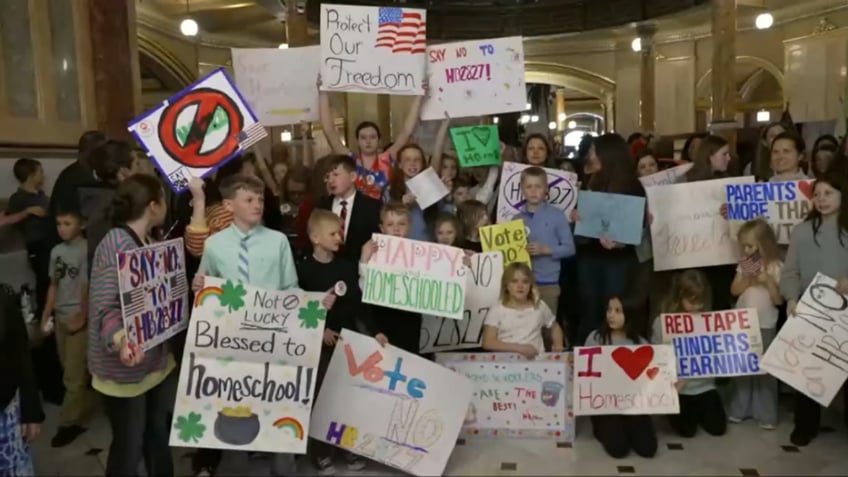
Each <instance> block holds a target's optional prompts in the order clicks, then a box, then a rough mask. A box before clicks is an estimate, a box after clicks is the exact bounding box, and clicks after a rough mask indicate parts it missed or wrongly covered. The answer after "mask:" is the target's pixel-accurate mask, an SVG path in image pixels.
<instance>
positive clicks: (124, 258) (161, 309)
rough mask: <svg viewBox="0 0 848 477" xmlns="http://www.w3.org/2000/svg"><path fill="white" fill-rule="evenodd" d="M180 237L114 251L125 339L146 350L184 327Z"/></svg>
mask: <svg viewBox="0 0 848 477" xmlns="http://www.w3.org/2000/svg"><path fill="white" fill-rule="evenodd" d="M184 250H185V248H184V247H183V239H181V238H179V239H174V240H168V241H167V242H159V243H157V244H154V245H148V246H147V247H142V248H137V249H134V250H130V251H127V252H120V253H118V288H119V290H120V292H121V314H122V315H123V318H124V329H125V330H126V332H127V340H128V341H129V342H130V343H135V344H137V345H139V346H140V347H141V349H143V350H149V349H151V348H153V347H155V346H157V345H159V344H161V343H163V342H164V341H166V340H167V339H168V338H170V337H171V336H174V335H175V334H177V333H179V332H180V331H182V330H184V329H186V327H187V326H188V285H187V283H186V271H185V251H184Z"/></svg>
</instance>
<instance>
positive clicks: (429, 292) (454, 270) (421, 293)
mask: <svg viewBox="0 0 848 477" xmlns="http://www.w3.org/2000/svg"><path fill="white" fill-rule="evenodd" d="M373 240H375V241H376V242H377V246H378V248H377V252H376V253H375V254H374V255H373V256H372V257H371V260H370V261H369V262H368V266H367V267H366V270H365V276H364V282H363V283H364V284H363V287H362V302H363V303H371V304H374V305H380V306H385V307H389V308H396V309H398V310H405V311H412V312H415V313H423V314H428V315H437V316H446V317H449V318H454V319H457V320H459V319H462V314H463V304H464V303H465V282H466V275H467V274H468V267H466V266H465V265H463V263H462V259H463V257H465V252H463V251H462V249H459V248H456V247H449V246H447V245H439V244H435V243H429V242H420V241H418V240H410V239H405V238H400V237H392V236H389V235H381V234H374V238H373Z"/></svg>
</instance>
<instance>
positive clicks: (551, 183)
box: [496, 162, 580, 223]
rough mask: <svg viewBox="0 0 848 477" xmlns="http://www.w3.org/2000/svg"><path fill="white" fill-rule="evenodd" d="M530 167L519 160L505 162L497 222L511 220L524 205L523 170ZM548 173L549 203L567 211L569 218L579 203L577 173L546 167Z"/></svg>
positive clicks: (566, 215)
mask: <svg viewBox="0 0 848 477" xmlns="http://www.w3.org/2000/svg"><path fill="white" fill-rule="evenodd" d="M528 167H530V166H529V165H527V164H519V163H517V162H505V163H504V165H503V169H502V171H501V183H500V188H499V189H498V208H497V220H496V222H497V223H502V222H509V221H510V220H512V219H514V218H515V215H516V214H518V212H520V211H521V208H522V207H524V204H525V202H526V201H525V200H524V194H523V193H522V192H521V171H523V170H524V169H527V168H528ZM544 169H545V172H547V173H548V203H549V204H551V205H553V206H554V207H556V208H557V209H559V210H561V211H563V212H564V213H565V217H566V218H568V217H569V215H570V214H571V211H572V210H573V209H574V206H575V205H576V204H577V192H578V191H579V190H580V187H578V184H577V174H575V173H573V172H568V171H563V170H560V169H548V168H544Z"/></svg>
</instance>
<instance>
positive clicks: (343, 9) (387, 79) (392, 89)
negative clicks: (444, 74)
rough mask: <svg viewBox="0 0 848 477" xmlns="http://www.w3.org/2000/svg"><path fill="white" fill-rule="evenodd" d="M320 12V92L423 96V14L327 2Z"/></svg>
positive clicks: (424, 30)
mask: <svg viewBox="0 0 848 477" xmlns="http://www.w3.org/2000/svg"><path fill="white" fill-rule="evenodd" d="M320 8H321V90H322V91H348V92H354V93H372V94H379V93H383V94H403V95H422V94H424V87H423V84H424V69H425V68H426V65H427V63H426V55H425V54H424V53H425V50H426V48H427V11H426V10H421V9H417V8H401V7H360V6H351V5H332V4H326V3H324V4H322V5H321V7H320ZM442 117H444V115H442V116H440V118H442Z"/></svg>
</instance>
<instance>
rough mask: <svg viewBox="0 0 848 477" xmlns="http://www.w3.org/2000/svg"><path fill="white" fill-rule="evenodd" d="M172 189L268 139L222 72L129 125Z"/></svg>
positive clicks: (180, 188)
mask: <svg viewBox="0 0 848 477" xmlns="http://www.w3.org/2000/svg"><path fill="white" fill-rule="evenodd" d="M128 129H129V131H130V132H131V133H132V135H133V136H134V137H135V139H136V141H137V142H138V143H139V144H140V145H141V146H142V147H143V148H144V149H145V151H147V155H148V156H149V157H150V158H151V160H152V161H153V163H154V164H156V167H158V168H159V170H160V171H161V172H162V175H163V176H164V177H165V178H166V179H167V180H168V183H169V184H170V185H171V188H172V189H174V191H175V192H177V193H180V192H182V191H184V190H185V189H186V188H187V187H188V182H189V181H190V180H191V178H192V177H198V178H201V179H202V178H204V177H206V176H208V175H209V174H212V173H213V172H214V171H215V170H216V169H217V168H219V167H221V166H222V165H224V164H225V163H226V162H227V161H229V160H230V159H232V158H234V157H236V156H237V155H239V154H241V153H242V152H244V151H245V150H247V148H249V147H250V146H252V145H253V144H255V143H257V142H259V141H260V140H261V139H262V138H264V137H265V136H267V133H266V132H265V129H264V128H263V127H262V125H261V124H259V122H258V121H257V119H256V115H254V114H253V111H251V110H250V107H249V106H248V105H247V102H246V101H245V100H244V98H242V95H241V93H240V92H239V91H238V89H236V87H235V86H234V85H233V83H232V81H230V78H229V77H228V76H227V73H226V72H225V71H224V69H223V68H219V69H216V70H215V71H213V72H211V73H209V74H208V75H206V76H204V77H203V78H201V79H200V80H198V81H197V82H196V83H194V84H192V85H191V86H189V87H188V88H186V89H184V90H182V91H181V92H179V93H177V94H176V95H175V96H173V97H171V98H170V99H168V100H167V101H165V102H164V103H162V104H161V105H159V106H157V107H155V108H153V109H152V110H150V111H148V112H146V113H144V114H142V115H141V116H140V117H138V118H136V119H134V120H133V121H132V122H130V124H129V125H128Z"/></svg>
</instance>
